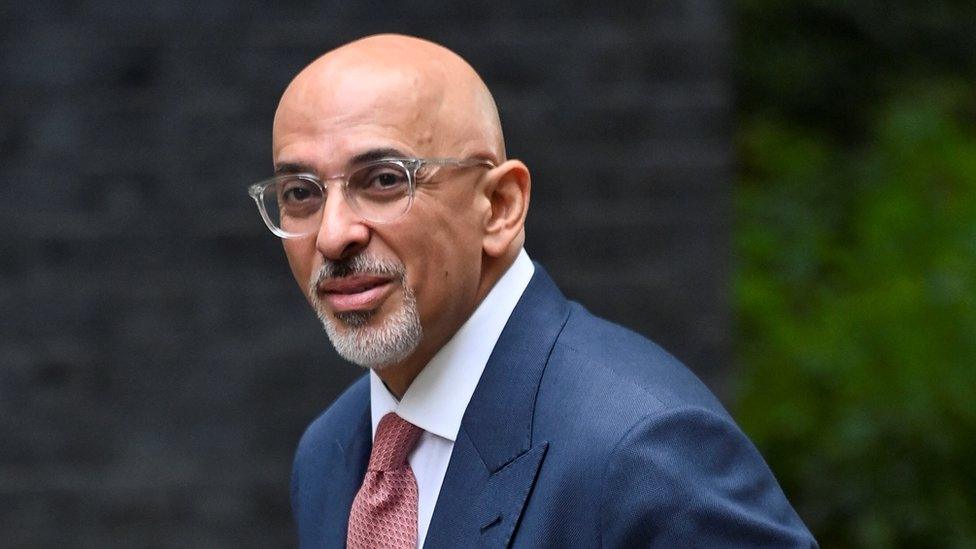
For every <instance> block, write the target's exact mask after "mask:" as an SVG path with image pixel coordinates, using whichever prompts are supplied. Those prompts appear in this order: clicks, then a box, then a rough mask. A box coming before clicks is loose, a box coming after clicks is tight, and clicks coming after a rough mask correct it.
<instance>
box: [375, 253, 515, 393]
mask: <svg viewBox="0 0 976 549" xmlns="http://www.w3.org/2000/svg"><path fill="white" fill-rule="evenodd" d="M518 252H519V250H515V251H514V252H513V253H511V254H509V255H507V256H504V257H500V258H490V257H488V256H485V257H483V258H482V266H483V269H482V275H481V280H480V281H479V284H478V289H477V293H476V294H475V299H474V300H473V305H472V306H471V307H469V310H468V311H467V314H465V315H464V320H462V321H461V322H459V323H458V324H457V325H456V326H454V328H453V329H452V330H451V331H450V332H449V333H446V334H443V335H441V336H440V337H429V336H428V334H427V333H426V332H425V333H424V337H423V338H422V339H421V342H420V345H418V346H417V349H416V350H415V351H414V352H413V353H412V354H411V355H410V356H408V357H407V358H406V359H404V360H403V361H401V362H398V363H396V364H390V365H387V366H384V367H382V368H379V369H376V370H375V371H376V375H378V376H379V378H380V379H381V380H383V383H384V384H386V388H387V389H389V390H390V392H391V393H392V394H393V396H395V397H396V398H397V400H400V399H401V398H403V395H404V394H406V392H407V389H409V388H410V385H411V384H412V383H413V380H414V379H416V378H417V376H418V375H420V372H421V371H423V369H424V367H425V366H427V363H428V362H430V360H431V359H432V358H434V355H436V354H437V352H438V351H440V349H441V347H443V346H444V345H445V344H447V342H448V341H450V339H451V338H452V337H454V334H456V333H457V331H458V330H459V329H460V328H461V326H462V325H463V324H464V322H466V321H467V320H468V318H470V317H471V315H472V314H473V313H474V311H475V309H477V308H478V305H481V302H482V301H484V299H485V296H487V295H488V292H490V291H491V289H492V288H494V287H495V283H496V282H498V280H499V279H500V278H501V277H502V275H504V274H505V272H506V271H507V270H508V268H509V267H511V266H512V263H515V258H516V257H518Z"/></svg>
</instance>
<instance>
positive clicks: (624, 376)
mask: <svg viewBox="0 0 976 549" xmlns="http://www.w3.org/2000/svg"><path fill="white" fill-rule="evenodd" d="M550 368H552V372H550V371H549V369H550ZM546 375H547V377H555V378H562V379H566V380H567V381H569V380H570V379H571V378H576V380H577V381H576V382H577V383H579V382H580V381H582V382H583V383H584V384H585V386H588V387H590V388H591V390H590V391H586V392H584V393H583V395H584V396H585V395H587V394H588V395H590V396H592V397H594V398H601V399H602V398H604V396H605V395H616V396H615V397H614V398H612V399H611V401H610V404H609V405H611V406H614V407H617V408H618V410H617V413H624V414H627V415H632V417H633V419H634V420H637V419H638V418H639V417H643V416H646V415H648V414H653V413H655V412H656V411H657V412H665V411H668V410H674V409H680V408H688V407H692V408H703V409H705V410H709V411H711V412H714V413H717V414H719V415H727V412H726V411H725V409H724V408H723V407H722V405H721V403H720V402H719V401H718V399H717V398H715V396H714V395H713V394H712V392H711V391H710V390H709V389H708V388H707V387H706V386H705V384H704V383H702V382H701V380H699V379H698V377H697V376H696V375H695V374H694V373H692V372H691V371H690V370H689V369H688V368H687V367H686V366H685V365H684V364H682V363H681V361H679V360H678V359H676V358H675V357H674V356H672V355H671V354H669V353H668V352H667V351H665V350H664V349H662V348H661V347H660V346H658V345H657V344H655V343H654V342H652V341H650V340H649V339H647V338H645V337H643V336H641V335H639V334H637V333H635V332H633V331H631V330H629V329H627V328H624V327H623V326H620V325H617V324H614V323H612V322H609V321H607V320H604V319H602V318H599V317H596V316H594V315H593V314H591V313H590V312H589V311H587V310H586V309H585V308H584V307H582V306H581V305H579V304H577V303H572V304H571V306H570V315H569V319H568V320H567V322H566V325H565V327H564V328H563V331H562V332H561V333H560V335H559V337H558V339H557V341H556V346H555V348H554V349H553V354H552V356H551V358H550V362H549V364H548V366H547V372H546ZM576 394H579V393H576Z"/></svg>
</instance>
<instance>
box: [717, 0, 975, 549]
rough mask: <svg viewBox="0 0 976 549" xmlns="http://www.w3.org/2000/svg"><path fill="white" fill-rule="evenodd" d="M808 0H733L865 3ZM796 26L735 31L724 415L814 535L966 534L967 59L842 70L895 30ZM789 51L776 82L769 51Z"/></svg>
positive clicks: (926, 540)
mask: <svg viewBox="0 0 976 549" xmlns="http://www.w3.org/2000/svg"><path fill="white" fill-rule="evenodd" d="M948 4H949V3H946V2H942V3H938V2H937V3H935V5H936V7H938V6H942V7H945V6H946V5H948ZM784 5H785V7H784ZM827 6H828V3H826V2H817V1H809V2H785V3H783V2H781V3H776V4H775V5H774V4H773V3H772V2H763V1H742V2H740V18H741V19H742V20H743V21H744V23H743V26H741V27H740V32H742V30H743V29H751V30H756V29H757V28H761V27H762V26H763V25H772V24H774V23H775V25H782V24H784V22H785V21H786V19H789V17H786V16H785V15H784V14H794V13H807V14H809V13H820V12H824V11H829V12H830V13H831V18H829V19H830V20H831V21H836V20H844V17H847V18H848V19H847V21H848V23H850V21H864V20H867V18H866V17H865V16H864V15H863V14H864V10H863V7H852V8H843V9H842V8H839V7H827ZM895 8H897V5H895ZM895 8H891V10H889V11H897V10H896V9H895ZM947 9H948V8H947ZM960 9H963V8H960ZM965 9H969V8H965ZM764 10H766V11H764ZM818 10H819V11H818ZM845 10H846V11H845ZM943 15H944V13H943ZM784 17H786V19H784ZM800 19H803V18H800ZM939 21H942V22H943V23H945V24H946V25H948V26H949V27H952V25H953V24H955V25H956V26H959V25H961V24H962V23H960V22H958V21H954V20H953V18H952V17H943V18H941V19H939ZM969 21H976V19H969ZM918 24H919V26H920V27H924V28H922V29H921V30H919V31H918V33H917V34H918V35H924V34H925V32H928V29H929V27H931V26H932V25H931V24H930V21H929V20H927V19H926V20H922V19H920V20H919V23H918ZM926 24H929V27H925V25H926ZM750 25H751V26H750ZM775 25H774V26H775ZM906 25H907V23H906ZM970 25H971V23H970ZM856 27H857V25H856V24H854V23H850V24H849V25H846V26H845V25H840V28H841V29H847V30H848V31H849V30H850V29H851V28H856ZM909 27H910V25H909ZM906 28H908V27H906ZM952 28H955V27H952ZM808 30H809V29H806V30H804V29H803V28H800V29H797V28H794V29H792V30H790V29H784V28H781V27H776V28H775V29H771V33H770V35H768V36H766V44H765V48H761V47H759V46H758V45H757V44H758V42H757V41H756V40H753V39H752V38H745V39H742V40H741V41H740V42H741V43H742V45H741V46H740V54H741V56H740V59H739V63H740V65H742V66H749V67H751V68H750V69H748V70H746V69H742V67H740V72H739V75H740V76H739V78H740V82H743V85H742V88H741V93H742V94H743V96H744V97H743V98H742V103H743V111H744V112H743V117H742V124H741V126H740V131H739V136H738V138H739V154H740V157H741V171H740V176H739V181H738V187H737V190H736V208H737V212H736V215H737V224H736V235H735V246H736V258H737V262H736V275H735V307H736V315H737V321H738V331H739V333H738V334H737V335H738V337H737V341H738V347H737V358H738V360H739V362H740V364H741V369H742V377H741V387H740V393H739V401H738V410H737V417H738V419H739V420H740V422H741V423H742V425H743V427H744V428H745V429H746V431H747V432H749V434H750V435H751V436H752V438H753V439H754V440H755V442H756V443H757V445H759V446H760V449H761V450H762V452H763V454H764V455H765V456H766V458H767V460H768V461H769V462H770V465H771V467H772V468H773V470H774V471H775V472H776V474H777V477H778V478H779V479H780V481H781V483H782V484H783V487H784V489H785V490H786V492H787V494H788V495H789V496H790V498H791V501H793V503H794V504H795V505H796V506H797V508H798V510H799V511H800V514H801V515H802V516H803V518H804V519H805V521H806V522H807V524H808V525H809V526H810V527H811V529H812V530H813V531H814V534H815V536H816V537H817V538H818V539H819V540H820V541H821V543H822V544H823V545H824V546H829V547H835V546H836V547H846V546H849V547H892V546H911V547H916V546H921V547H928V546H932V547H974V546H976V132H974V131H973V128H974V127H976V124H974V121H976V120H974V116H973V114H974V113H976V86H974V81H973V80H967V79H964V78H962V76H964V75H965V74H968V72H967V71H969V70H970V69H971V68H973V67H976V61H973V62H972V65H969V64H967V63H969V61H971V60H972V59H971V58H966V57H965V56H964V55H960V56H959V57H958V59H956V63H957V64H956V65H955V66H953V65H951V64H947V65H945V66H937V65H936V64H932V66H929V67H927V68H926V69H925V70H922V69H920V68H919V67H920V66H921V65H924V63H922V62H921V61H917V60H916V61H913V62H911V63H907V62H901V61H897V62H896V61H892V62H890V63H887V64H884V63H881V66H879V67H876V69H875V70H873V71H870V72H862V73H860V74H854V72H856V71H857V70H859V69H861V68H863V67H861V66H860V65H859V64H858V63H856V62H853V61H850V60H852V59H854V58H856V57H857V54H858V53H860V54H863V55H865V56H867V57H868V58H871V59H876V58H878V56H877V53H878V47H876V46H877V44H879V43H881V44H883V45H884V47H883V48H881V49H882V50H889V49H892V48H896V46H895V45H894V44H895V41H893V39H892V40H889V41H884V40H866V41H865V40H864V39H863V37H860V38H859V36H860V35H859V34H858V33H853V34H852V33H849V32H848V33H846V34H845V33H843V32H840V33H839V34H841V35H843V36H842V37H840V38H838V37H836V36H835V37H834V38H830V37H826V38H825V37H823V36H820V35H818V40H812V41H811V42H810V43H808V44H807V45H806V46H804V45H803V44H802V40H801V39H802V38H803V33H804V32H807V31H808ZM896 30H898V31H899V32H901V34H902V35H905V36H915V35H913V34H912V33H911V32H909V31H908V30H905V28H900V29H896ZM880 32H881V31H877V33H880ZM947 32H949V31H947ZM877 33H876V34H877ZM949 34H952V33H951V32H950V33H949ZM852 36H853V38H852ZM971 36H976V32H973V33H972V34H971ZM778 41H779V42H778ZM780 45H782V46H783V48H780V47H779V46H780ZM851 48H853V49H854V51H850V49H851ZM858 48H860V49H858ZM784 49H785V50H786V51H785V52H784V51H783V50H784ZM936 50H938V48H936ZM800 51H802V52H803V54H802V55H799V54H797V56H796V57H795V58H794V59H795V60H796V61H797V62H798V63H797V64H798V65H801V64H802V65H804V67H802V68H798V69H797V71H800V72H802V74H803V76H802V78H799V80H798V82H800V83H801V86H799V87H797V86H793V87H790V86H787V85H786V83H785V82H784V79H785V80H791V79H794V77H796V76H797V73H796V71H794V72H788V73H787V74H784V73H782V72H777V70H776V69H775V67H777V66H780V67H782V66H785V65H784V63H785V64H786V65H789V63H786V61H785V60H784V58H783V56H784V55H787V54H789V53H790V52H792V53H793V54H796V53H797V52H800ZM971 51H976V48H973V49H972V50H971ZM818 52H820V53H821V54H822V55H823V56H824V57H826V58H828V59H819V58H818V56H817V53H818ZM838 52H844V53H838ZM834 54H836V55H838V56H839V59H840V61H839V63H840V64H841V65H842V66H840V67H838V66H834V65H832V64H831V63H830V61H829V58H830V56H831V55H834ZM966 55H970V56H971V57H972V54H966ZM915 56H916V57H919V56H921V57H924V55H923V54H921V53H918V52H916V53H915ZM967 59H968V60H967ZM810 60H812V66H806V65H805V63H799V62H800V61H810ZM848 61H850V62H851V65H845V63H847V62H848ZM852 71H854V72H852ZM953 71H955V72H957V73H958V74H952V72H953ZM838 73H842V74H843V75H844V76H843V77H842V78H841V77H838V78H837V79H836V80H835V76H836V74H838ZM882 76H883V77H882ZM835 82H836V85H834V83H835ZM852 82H862V83H863V86H862V87H863V88H865V89H868V90H871V93H870V94H853V95H851V96H850V97H846V96H844V95H843V93H844V90H847V89H848V87H849V86H851V85H852ZM953 82H956V83H953ZM959 82H961V83H959ZM808 83H816V86H814V87H817V89H816V90H814V91H813V93H811V94H810V95H804V94H805V93H806V92H807V91H808V90H805V89H803V88H802V84H808ZM894 83H897V85H894ZM821 88H822V89H821ZM787 90H789V91H791V92H792V93H794V94H795V95H799V96H801V97H800V98H797V97H793V96H791V97H783V96H782V94H786V93H787ZM831 90H832V91H831ZM833 94H836V95H833ZM832 95H833V97H832V99H833V101H830V100H828V99H829V98H831V96H832ZM848 100H849V101H848ZM832 103H833V104H832ZM851 104H854V105H856V106H857V108H856V109H854V110H852V109H851ZM815 114H816V116H814V115H815Z"/></svg>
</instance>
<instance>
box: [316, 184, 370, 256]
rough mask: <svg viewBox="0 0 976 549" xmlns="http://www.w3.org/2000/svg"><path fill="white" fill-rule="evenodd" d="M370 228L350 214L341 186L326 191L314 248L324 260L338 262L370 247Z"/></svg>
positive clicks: (350, 210)
mask: <svg viewBox="0 0 976 549" xmlns="http://www.w3.org/2000/svg"><path fill="white" fill-rule="evenodd" d="M369 238H370V228H369V227H368V226H367V225H366V224H365V223H364V222H363V219H362V217H360V216H359V215H358V214H356V212H354V211H353V210H352V208H351V207H350V205H349V203H348V202H347V201H346V197H345V196H344V195H343V192H342V189H341V186H340V185H333V186H331V187H330V188H328V189H327V190H326V200H325V204H323V205H322V221H321V223H320V225H319V232H318V234H317V235H316V238H315V247H316V248H317V249H318V251H319V252H320V253H321V254H322V255H323V256H324V257H325V258H326V259H329V260H332V261H339V260H342V259H346V258H349V257H351V256H353V255H356V254H357V253H359V252H360V251H362V250H363V249H364V248H366V246H367V245H368V244H369Z"/></svg>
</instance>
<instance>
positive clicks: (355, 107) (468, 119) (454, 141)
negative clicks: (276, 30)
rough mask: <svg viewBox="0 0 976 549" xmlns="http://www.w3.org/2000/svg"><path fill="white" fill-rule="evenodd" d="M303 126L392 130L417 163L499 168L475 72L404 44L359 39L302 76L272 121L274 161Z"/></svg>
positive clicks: (425, 47) (415, 41) (491, 115)
mask: <svg viewBox="0 0 976 549" xmlns="http://www.w3.org/2000/svg"><path fill="white" fill-rule="evenodd" d="M309 124H312V125H320V126H321V125H325V126H329V125H332V124H343V125H344V127H347V126H348V125H362V126H366V125H368V126H372V127H374V128H375V127H383V128H390V129H394V130H396V131H398V132H399V133H400V135H401V136H402V137H403V138H405V139H409V141H410V142H411V146H412V148H414V150H415V151H416V153H417V154H418V156H428V157H440V156H458V157H467V156H481V157H486V158H489V159H491V160H493V161H494V162H496V163H500V162H503V161H504V160H505V145H504V139H503V136H502V130H501V124H500V122H499V118H498V110H497V109H496V107H495V102H494V100H493V99H492V97H491V93H490V92H489V91H488V88H487V87H486V86H485V84H484V82H483V81H482V80H481V78H480V77H479V76H478V74H477V73H476V72H475V70H474V69H473V68H472V67H471V66H470V65H469V64H468V63H467V62H465V61H464V59H462V58H461V57H459V56H458V55H457V54H455V53H454V52H452V51H450V50H448V49H447V48H444V47H443V46H440V45H438V44H434V43H433V42H429V41H426V40H422V39H419V38H414V37H409V36H402V35H391V34H385V35H376V36H370V37H366V38H363V39H360V40H357V41H355V42H351V43H349V44H346V45H344V46H341V47H339V48H337V49H335V50H332V51H330V52H328V53H326V54H325V55H323V56H321V57H319V58H318V59H316V60H315V61H314V62H312V63H311V64H310V65H309V66H307V67H306V68H305V69H304V70H302V71H301V72H300V73H299V74H298V76H296V77H295V79H294V80H293V81H292V82H291V84H289V86H288V88H287V89H286V90H285V93H284V94H283V96H282V98H281V102H280V103H279V105H278V110H277V112H276V113H275V123H274V140H275V152H276V156H277V152H278V151H279V150H280V147H281V145H282V144H283V143H284V142H287V140H288V139H287V137H288V134H289V133H290V132H293V131H294V129H295V128H298V127H302V126H303V125H304V126H306V127H307V126H308V125H309ZM319 129H322V128H321V127H320V128H319Z"/></svg>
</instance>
